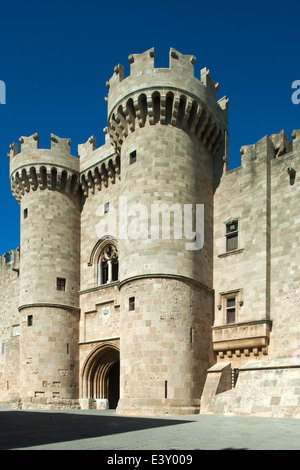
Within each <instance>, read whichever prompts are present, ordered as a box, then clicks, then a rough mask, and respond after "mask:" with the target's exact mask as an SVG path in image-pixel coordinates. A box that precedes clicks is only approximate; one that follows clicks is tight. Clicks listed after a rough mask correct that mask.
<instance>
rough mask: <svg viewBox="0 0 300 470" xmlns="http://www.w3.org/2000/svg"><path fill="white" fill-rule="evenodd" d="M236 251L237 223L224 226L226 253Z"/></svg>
mask: <svg viewBox="0 0 300 470" xmlns="http://www.w3.org/2000/svg"><path fill="white" fill-rule="evenodd" d="M237 249H238V221H237V220H235V221H233V222H230V223H229V224H226V251H233V250H237Z"/></svg>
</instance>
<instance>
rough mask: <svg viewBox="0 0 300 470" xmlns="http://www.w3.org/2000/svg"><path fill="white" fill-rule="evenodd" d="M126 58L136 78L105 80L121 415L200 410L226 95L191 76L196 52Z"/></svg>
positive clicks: (118, 73) (208, 354)
mask: <svg viewBox="0 0 300 470" xmlns="http://www.w3.org/2000/svg"><path fill="white" fill-rule="evenodd" d="M129 61H130V76H128V77H127V78H125V77H124V68H123V66H121V65H118V66H117V67H116V68H115V71H114V75H113V76H112V78H111V79H110V80H109V82H108V83H107V86H108V88H109V94H108V98H107V103H108V134H109V136H110V139H111V142H112V145H113V146H114V148H115V151H116V153H117V155H119V156H120V165H121V168H122V175H121V186H122V189H121V194H122V204H123V210H122V211H121V213H122V217H123V220H122V221H120V237H119V238H120V239H119V253H120V292H121V298H122V304H121V335H120V337H121V351H120V357H121V372H120V374H121V379H120V380H121V384H120V385H121V387H120V389H121V395H120V402H119V407H118V412H119V413H129V414H137V413H142V414H143V413H144V414H145V413H146V414H156V413H162V412H163V410H164V412H165V413H197V412H199V404H200V396H201V390H202V388H203V384H204V380H205V371H206V370H207V368H208V367H209V363H210V360H211V358H212V351H211V346H210V328H211V324H212V318H211V316H212V310H213V309H212V249H213V247H212V198H213V162H214V159H215V158H216V156H218V155H220V154H222V153H223V152H224V142H225V134H226V133H227V119H228V115H227V114H228V113H227V104H228V100H227V98H226V97H224V98H222V99H221V100H219V101H217V90H218V88H219V85H218V84H217V83H216V82H214V81H213V80H212V78H211V76H210V72H209V71H208V70H207V69H203V70H202V71H201V79H197V78H196V77H195V76H194V63H195V57H194V56H191V55H183V54H181V53H179V52H178V51H176V50H175V49H171V50H170V66H169V68H168V69H162V68H158V69H156V68H155V67H154V50H153V49H150V50H149V51H146V52H145V53H143V54H133V55H131V56H129ZM221 161H222V158H221ZM198 209H199V210H198ZM189 211H191V212H189ZM189 216H190V217H189ZM197 217H198V218H199V219H200V220H196V218H197ZM202 218H203V220H202ZM192 222H193V223H192ZM195 227H196V228H195Z"/></svg>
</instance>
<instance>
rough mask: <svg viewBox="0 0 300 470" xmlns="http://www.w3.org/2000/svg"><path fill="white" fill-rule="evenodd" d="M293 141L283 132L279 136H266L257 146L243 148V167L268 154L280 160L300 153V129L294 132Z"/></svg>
mask: <svg viewBox="0 0 300 470" xmlns="http://www.w3.org/2000/svg"><path fill="white" fill-rule="evenodd" d="M292 138H293V140H292V141H291V140H290V139H289V137H288V135H287V134H286V133H285V132H284V130H281V131H280V132H279V133H277V134H272V135H270V136H265V137H263V138H262V139H260V140H259V141H258V142H256V143H255V144H251V145H244V146H242V147H241V150H240V152H241V155H242V166H244V165H247V164H248V163H249V162H251V161H255V160H256V159H257V158H259V155H265V154H267V155H268V156H269V157H270V158H272V159H273V158H280V157H283V156H285V155H287V154H290V153H292V152H295V151H300V129H295V130H294V131H293V132H292Z"/></svg>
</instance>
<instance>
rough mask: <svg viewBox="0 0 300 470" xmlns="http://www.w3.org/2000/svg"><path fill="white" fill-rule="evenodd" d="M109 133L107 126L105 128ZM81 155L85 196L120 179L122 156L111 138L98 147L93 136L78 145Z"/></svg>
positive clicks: (82, 182) (81, 177)
mask: <svg viewBox="0 0 300 470" xmlns="http://www.w3.org/2000/svg"><path fill="white" fill-rule="evenodd" d="M104 132H105V134H106V136H107V135H108V134H107V128H105V129H104ZM78 154H79V156H80V185H81V188H82V191H83V194H84V196H86V197H87V196H88V195H89V193H91V194H94V193H95V191H96V190H98V191H101V189H103V188H107V187H108V184H109V183H112V184H114V183H115V182H116V180H118V179H120V171H121V168H120V157H119V156H118V155H117V154H116V152H115V151H114V149H113V147H112V146H111V143H110V140H109V139H108V138H106V142H105V144H104V145H102V147H99V148H97V139H96V137H95V136H91V137H90V138H89V139H88V140H87V141H86V142H85V143H84V144H80V145H78Z"/></svg>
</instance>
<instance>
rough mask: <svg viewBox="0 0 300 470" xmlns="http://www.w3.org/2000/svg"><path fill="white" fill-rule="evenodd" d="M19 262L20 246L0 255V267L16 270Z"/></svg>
mask: <svg viewBox="0 0 300 470" xmlns="http://www.w3.org/2000/svg"><path fill="white" fill-rule="evenodd" d="M19 263H20V247H18V248H17V249H16V250H11V251H10V252H9V253H4V254H3V255H1V256H0V269H3V268H11V269H13V270H16V271H18V266H19Z"/></svg>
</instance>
